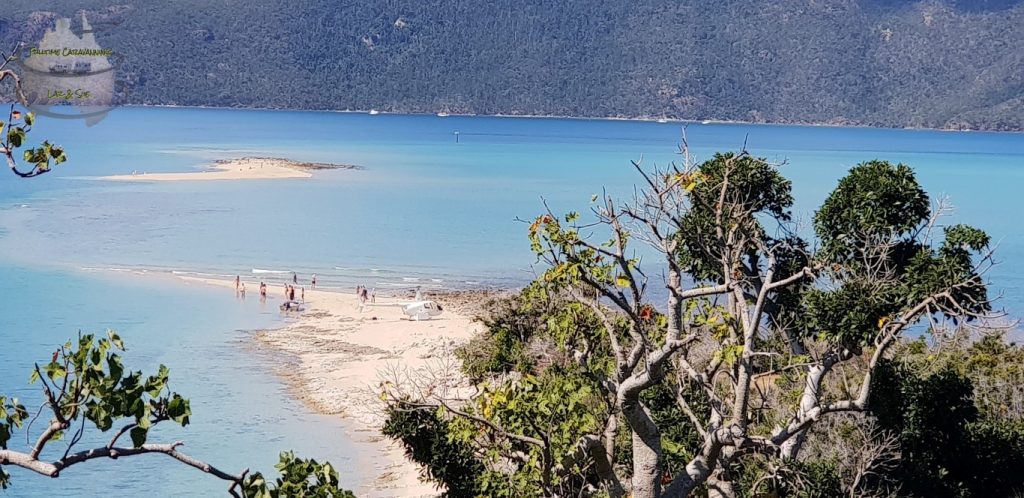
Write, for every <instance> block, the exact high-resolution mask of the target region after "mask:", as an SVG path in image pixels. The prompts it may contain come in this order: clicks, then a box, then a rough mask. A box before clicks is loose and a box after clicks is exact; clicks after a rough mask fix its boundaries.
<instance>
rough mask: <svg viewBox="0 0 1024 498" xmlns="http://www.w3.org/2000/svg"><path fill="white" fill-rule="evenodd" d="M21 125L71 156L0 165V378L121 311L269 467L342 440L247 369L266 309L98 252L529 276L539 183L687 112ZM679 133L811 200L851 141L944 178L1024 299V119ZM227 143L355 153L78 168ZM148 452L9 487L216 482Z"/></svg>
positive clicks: (196, 397)
mask: <svg viewBox="0 0 1024 498" xmlns="http://www.w3.org/2000/svg"><path fill="white" fill-rule="evenodd" d="M455 131H458V132H459V142H458V143H456V141H455V133H454V132H455ZM33 135H35V137H38V138H43V137H46V138H49V139H51V140H53V141H55V142H57V143H61V144H62V145H64V146H65V147H66V148H67V149H68V153H69V156H70V158H71V160H70V161H69V162H68V163H67V164H65V165H62V166H61V167H60V168H59V170H58V171H57V172H55V173H52V174H49V175H45V176H43V177H40V178H37V179H34V180H29V181H25V180H18V179H16V178H14V177H13V176H10V177H8V178H6V179H0V286H2V287H3V288H4V291H3V294H2V297H3V299H2V300H0V302H2V303H3V304H2V305H0V331H2V332H0V333H3V334H5V339H6V342H5V347H4V349H3V350H2V351H0V360H4V361H0V378H2V379H5V380H4V384H3V386H2V387H3V389H4V390H5V391H6V392H11V390H12V389H17V388H20V387H21V386H22V382H21V379H23V378H26V377H27V370H28V366H29V365H30V364H31V361H33V360H36V359H41V358H44V357H45V356H46V354H47V352H48V351H50V350H51V347H52V345H53V344H55V343H57V342H62V341H63V340H64V339H66V337H67V336H69V335H73V334H74V333H75V332H76V331H77V330H78V329H79V328H82V329H85V330H102V329H103V328H105V327H107V326H111V327H114V328H118V329H120V330H121V331H122V332H123V333H124V335H126V338H127V339H128V340H129V346H133V345H134V348H133V350H132V356H131V358H132V360H131V363H132V364H133V365H136V366H138V367H148V366H151V365H154V364H156V363H157V362H164V363H166V364H168V365H169V366H170V367H171V370H172V375H173V376H174V378H176V379H178V380H177V381H175V388H176V389H178V390H180V391H182V392H185V393H187V394H190V395H191V396H192V398H193V411H195V412H196V414H197V416H196V417H195V424H194V425H193V426H190V427H188V428H187V429H185V430H184V431H181V430H179V431H178V432H180V438H182V439H185V440H186V441H189V442H190V448H189V449H190V450H192V451H193V452H194V453H196V454H197V456H201V457H206V458H209V460H211V461H216V462H218V463H220V462H227V463H222V465H224V466H225V467H227V468H229V469H231V468H242V467H245V466H253V467H257V466H259V467H261V468H265V469H269V467H270V463H272V461H273V460H274V459H275V458H276V452H277V450H278V449H282V448H296V449H299V450H303V453H304V454H308V455H310V456H315V457H318V458H330V459H332V460H338V461H341V462H344V459H345V458H346V457H347V456H349V453H350V452H349V451H348V447H347V445H348V443H347V439H346V438H345V435H344V433H343V431H342V429H341V427H340V426H339V425H338V424H337V422H336V421H332V420H330V419H327V418H323V417H316V416H312V415H309V414H308V413H307V412H306V411H305V410H304V409H302V408H301V407H299V405H298V404H297V403H296V402H295V401H294V400H292V399H290V398H288V397H287V396H286V395H284V394H283V387H282V385H281V383H280V382H279V381H277V380H275V379H274V378H272V377H271V376H270V375H268V374H265V373H260V372H261V368H262V367H265V366H266V364H267V363H268V362H273V359H269V360H268V359H267V358H259V357H254V356H253V355H252V354H250V353H247V352H246V351H244V350H243V349H242V344H244V343H245V341H246V335H245V333H243V332H238V331H237V330H239V329H251V328H254V327H259V326H265V325H268V324H272V323H275V322H276V321H277V320H278V318H277V316H276V313H274V312H273V311H272V310H269V311H268V310H261V309H259V307H258V304H257V303H255V302H246V303H238V302H236V301H235V300H234V298H233V296H231V295H230V293H228V294H225V293H223V292H218V291H216V290H204V289H198V288H192V287H188V286H177V285H169V284H165V283H164V282H159V284H156V283H153V284H148V283H142V282H139V281H138V280H139V279H133V278H130V277H117V276H116V275H117V274H116V273H114V274H113V275H115V276H111V275H112V274H111V272H108V271H95V270H103V269H121V270H124V269H146V270H149V271H155V272H184V273H205V274H214V275H224V276H233V275H236V274H243V275H250V276H252V275H254V274H253V270H254V269H256V270H259V271H260V272H259V273H258V275H260V277H259V278H266V279H268V280H271V281H276V280H277V279H280V278H282V276H285V275H290V273H275V272H291V271H296V272H298V273H299V274H300V275H303V276H307V275H308V274H310V273H314V272H315V273H317V274H318V279H319V281H320V283H321V286H327V287H342V288H347V287H351V286H354V285H356V284H364V285H368V286H374V287H378V288H408V287H412V286H417V285H421V286H424V287H426V288H428V289H429V288H432V287H433V288H438V287H478V286H485V285H517V284H521V283H523V282H525V281H527V280H529V279H530V278H531V276H532V272H533V270H532V268H531V264H532V263H533V262H534V259H533V257H532V256H531V254H530V252H529V244H528V242H527V240H526V237H525V229H526V226H525V224H524V223H522V222H521V221H518V220H519V219H531V218H533V217H534V216H536V215H537V214H538V213H540V212H541V210H542V209H543V205H542V199H543V200H545V201H546V202H547V203H548V204H549V205H550V206H551V208H552V209H553V210H554V211H556V212H563V211H567V210H585V209H586V208H587V206H588V203H589V200H590V197H591V195H592V194H595V193H600V192H601V189H602V187H608V189H609V192H611V193H618V194H627V193H629V192H631V190H632V185H633V183H634V182H635V181H636V180H637V179H638V177H637V176H636V174H635V172H634V171H633V169H632V166H631V165H630V161H631V160H638V159H640V158H641V157H642V158H643V162H644V163H645V164H648V165H650V164H654V163H658V164H664V163H667V162H669V161H672V160H677V159H678V156H677V155H676V154H674V152H675V151H676V148H677V145H678V143H679V140H680V136H681V126H680V125H679V124H678V123H664V124H662V123H653V122H649V123H644V122H625V121H592V120H554V119H550V120H549V119H513V118H488V117H455V116H452V117H447V118H439V117H436V116H396V115H379V116H369V115H365V114H338V113H310V112H278V111H246V110H213V109H154V108H126V109H118V110H116V111H115V112H112V113H111V114H110V115H109V116H108V117H107V119H106V120H104V121H103V122H101V123H99V124H98V125H96V126H94V127H92V128H86V127H84V125H83V124H82V123H79V122H77V121H56V120H48V121H42V122H40V123H39V126H38V128H37V130H36V131H35V132H34V133H33ZM687 136H688V139H689V141H690V143H691V144H693V146H694V149H693V151H694V153H696V154H697V155H698V156H699V157H708V156H709V155H710V153H711V152H712V151H715V150H730V149H731V150H734V149H737V148H739V147H741V146H742V145H743V143H744V142H746V144H747V148H748V149H749V150H750V151H751V152H752V153H754V154H756V155H761V156H765V157H768V158H769V159H771V160H773V161H779V162H782V161H785V162H786V165H785V166H783V171H784V173H785V174H786V175H787V176H788V177H789V178H791V179H792V180H793V183H794V189H795V191H796V196H797V199H798V202H797V206H796V207H797V212H798V213H800V214H801V215H803V217H804V218H805V219H808V218H809V217H810V216H811V214H812V213H813V209H814V208H815V206H817V205H818V204H820V202H821V201H822V200H823V199H824V197H825V196H826V195H827V194H828V192H829V191H830V190H831V189H832V188H833V187H834V185H835V182H836V180H837V179H838V178H839V177H841V176H842V175H843V174H844V173H845V171H846V170H847V169H849V167H851V166H853V165H854V164H856V163H858V162H861V161H865V160H870V159H875V158H879V159H887V160H890V161H902V162H905V163H907V164H910V165H912V166H914V167H915V168H916V170H917V172H918V176H919V179H920V181H921V182H922V183H923V184H924V186H925V188H926V189H927V190H928V191H929V192H930V193H931V194H933V197H937V196H938V195H939V194H946V195H948V196H949V197H950V200H951V201H952V203H953V205H954V206H955V208H956V210H955V212H954V214H953V216H952V217H950V218H949V219H948V220H947V222H950V223H952V222H964V223H971V224H974V225H977V226H979V227H981V228H983V229H985V230H987V231H988V232H989V233H990V234H992V236H993V237H994V239H995V240H996V241H998V242H999V244H1000V245H999V251H998V254H999V259H1000V260H1001V261H1003V262H1004V263H1003V264H1002V265H1000V266H998V267H996V269H995V270H994V271H993V272H992V273H991V275H990V277H991V279H992V281H993V285H994V288H995V290H996V291H997V292H1002V294H1003V295H1004V298H1003V301H1002V305H1003V306H1005V307H1007V308H1008V309H1010V310H1011V311H1015V310H1016V311H1019V310H1021V309H1024V279H1022V277H1021V276H1020V270H1021V267H1020V263H1019V261H1021V260H1022V259H1024V258H1022V257H1024V229H1022V228H1021V225H1020V224H1019V222H1018V218H1019V217H1020V216H1021V214H1022V212H1024V210H1022V209H1021V208H1020V206H1019V205H1018V203H1019V201H1020V188H1021V187H1020V186H1021V185H1024V182H1022V180H1024V135H1021V134H999V133H953V132H937V131H906V130H878V129H869V128H829V127H792V126H756V125H726V124H714V125H701V124H693V125H690V126H689V127H688V129H687ZM242 155H272V156H283V157H288V158H292V159H298V160H308V161H326V162H336V163H349V164H357V165H360V166H364V167H365V168H366V169H365V170H362V171H331V172H326V173H322V174H318V175H317V176H318V178H317V179H315V180H312V181H310V180H274V181H245V182H193V183H173V184H172V183H164V184H130V183H109V182H101V181H96V180H95V179H94V178H90V177H95V176H99V175H107V174H123V173H130V172H131V171H133V170H138V171H147V172H158V171H189V170H193V169H196V168H201V167H202V166H203V165H204V164H207V163H208V162H209V161H211V160H214V159H219V158H228V157H238V156H242ZM183 311H185V312H183ZM12 359H13V360H18V361H9V360H12ZM9 379H14V381H11V380H9ZM30 394H31V393H30V392H25V393H23V397H29V395H30ZM293 413H295V414H294V415H293ZM204 414H205V416H207V417H211V418H209V419H205V418H203V417H204ZM228 421H230V422H231V423H230V424H228V428H227V429H224V428H223V427H224V426H223V424H224V423H225V422H228ZM168 438H174V439H177V438H178V436H177V435H176V434H175V435H170V434H169V435H168ZM192 441H195V443H194V444H193V443H192ZM204 445H205V446H204ZM153 459H157V460H158V459H159V457H153ZM153 459H150V461H148V462H147V460H146V459H140V462H139V463H128V462H127V461H119V462H116V463H109V462H107V463H104V462H100V463H99V464H97V465H94V466H91V467H88V468H86V467H83V469H93V470H94V471H96V472H109V479H106V478H104V480H103V483H104V484H103V485H102V486H106V487H105V488H103V489H101V490H95V491H96V492H95V493H94V492H93V491H94V488H86V487H84V486H85V484H84V480H82V479H77V478H72V479H67V480H66V481H65V480H61V481H60V482H59V483H51V482H49V481H44V480H41V479H39V478H35V477H32V476H28V475H24V474H22V473H18V474H16V475H15V479H16V485H17V486H18V487H17V488H14V490H15V494H16V495H21V493H26V494H30V495H50V494H55V493H57V492H58V490H64V489H68V488H64V487H63V486H72V485H75V486H83V487H80V488H75V491H74V492H71V493H70V494H69V493H63V492H61V493H60V494H64V495H70V496H95V495H98V494H100V491H104V492H106V491H114V490H116V493H117V494H140V493H142V492H145V491H150V488H148V487H147V484H146V483H147V482H148V480H147V479H146V478H143V477H139V478H137V479H136V478H129V477H126V476H125V474H124V473H123V469H125V468H129V467H127V466H128V465H141V466H144V468H146V469H148V471H149V472H156V473H158V475H161V476H166V477H167V479H161V480H160V482H161V483H163V484H162V485H164V486H167V488H166V489H165V490H162V491H161V493H160V494H161V495H173V494H175V493H177V494H180V495H183V496H184V495H189V494H190V493H189V491H193V490H195V489H199V490H201V491H202V492H203V493H201V494H209V493H206V491H207V490H209V491H214V490H216V491H217V492H220V491H222V487H221V484H220V483H219V482H217V481H216V480H213V479H205V480H204V479H203V478H202V477H196V476H195V475H194V473H190V472H189V471H188V470H184V469H177V467H176V466H175V465H161V464H162V463H163V462H153V461H152V460H153ZM341 467H343V468H344V467H345V465H344V464H342V465H341ZM140 468H141V467H140ZM97 469H98V470H97ZM88 471H89V470H80V471H78V472H81V474H84V473H85V472H88ZM81 474H79V475H81ZM68 477H72V476H71V475H69V476H68ZM105 477H107V475H105ZM346 479H348V481H347V482H350V483H353V482H355V479H356V476H355V475H353V473H352V472H351V471H349V472H348V473H347V474H346ZM207 481H212V482H210V483H208V482H207ZM58 486H60V487H58ZM203 486H208V487H203ZM192 494H193V495H194V494H195V493H192Z"/></svg>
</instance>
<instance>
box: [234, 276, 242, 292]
mask: <svg viewBox="0 0 1024 498" xmlns="http://www.w3.org/2000/svg"><path fill="white" fill-rule="evenodd" d="M241 280H242V279H241V278H240V277H239V276H238V275H235V292H236V293H237V292H238V284H239V283H240V282H241Z"/></svg>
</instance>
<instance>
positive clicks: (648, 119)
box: [115, 104, 1024, 134]
mask: <svg viewBox="0 0 1024 498" xmlns="http://www.w3.org/2000/svg"><path fill="white" fill-rule="evenodd" d="M120 107H126V108H139V109H146V108H156V109H213V110H229V111H277V112H306V113H330V114H371V111H374V109H367V110H358V109H357V110H353V109H291V108H281V107H228V106H206V105H170V104H125V105H119V106H116V107H115V109H116V108H120ZM376 112H377V115H381V116H383V115H389V116H435V117H441V116H438V115H437V114H436V113H429V112H392V111H382V110H376ZM444 117H460V118H466V117H480V118H507V119H549V120H567V121H625V122H635V123H657V124H678V125H686V126H690V125H744V126H791V127H802V128H864V129H873V130H902V131H937V132H947V133H1001V134H1024V128H1022V129H1018V130H995V129H987V128H965V129H952V128H929V127H924V126H903V127H896V126H875V125H867V124H860V123H849V124H836V123H818V122H782V121H765V122H758V121H742V120H728V119H703V120H701V119H677V118H660V117H657V116H562V115H554V114H461V113H447V114H446V116H444ZM442 119H443V117H442Z"/></svg>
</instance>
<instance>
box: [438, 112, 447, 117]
mask: <svg viewBox="0 0 1024 498" xmlns="http://www.w3.org/2000/svg"><path fill="white" fill-rule="evenodd" d="M437 117H439V118H447V117H448V113H447V112H439V113H437Z"/></svg>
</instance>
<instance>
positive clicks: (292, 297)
mask: <svg viewBox="0 0 1024 498" xmlns="http://www.w3.org/2000/svg"><path fill="white" fill-rule="evenodd" d="M288 300H289V301H294V300H295V287H289V288H288Z"/></svg>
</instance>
